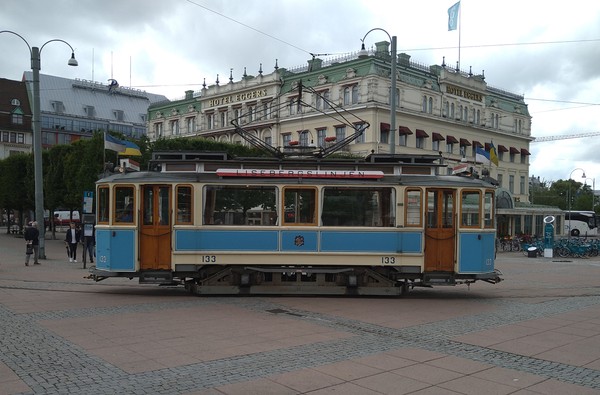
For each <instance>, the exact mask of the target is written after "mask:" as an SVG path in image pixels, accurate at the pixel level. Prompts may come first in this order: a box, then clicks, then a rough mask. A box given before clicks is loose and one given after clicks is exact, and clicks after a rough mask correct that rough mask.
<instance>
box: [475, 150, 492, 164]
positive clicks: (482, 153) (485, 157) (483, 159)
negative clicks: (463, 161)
mask: <svg viewBox="0 0 600 395" xmlns="http://www.w3.org/2000/svg"><path fill="white" fill-rule="evenodd" d="M475 162H478V163H483V164H485V165H489V164H490V153H489V152H487V151H486V150H484V149H483V147H477V148H476V149H475Z"/></svg>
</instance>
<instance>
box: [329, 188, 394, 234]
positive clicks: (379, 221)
mask: <svg viewBox="0 0 600 395" xmlns="http://www.w3.org/2000/svg"><path fill="white" fill-rule="evenodd" d="M394 192H395V190H394V189H392V188H348V187H327V188H324V189H323V210H322V211H323V212H322V214H321V221H322V223H323V226H381V227H384V226H393V225H394V218H395V213H394V208H395V206H396V203H395V198H394Z"/></svg>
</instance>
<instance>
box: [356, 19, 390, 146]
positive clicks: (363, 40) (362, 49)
mask: <svg viewBox="0 0 600 395" xmlns="http://www.w3.org/2000/svg"><path fill="white" fill-rule="evenodd" d="M373 30H381V31H382V32H384V33H385V34H387V36H388V38H389V39H390V42H391V44H392V48H391V51H390V53H391V55H392V69H391V72H392V87H391V90H390V132H391V134H390V153H391V154H392V155H394V154H395V153H396V36H390V34H389V33H388V32H387V31H385V30H383V29H381V28H379V27H376V28H374V29H371V30H369V31H368V32H367V34H365V36H364V37H363V38H362V40H360V41H361V42H362V45H361V48H360V50H361V52H363V51H366V50H365V38H367V36H368V35H369V33H371V32H372V31H373Z"/></svg>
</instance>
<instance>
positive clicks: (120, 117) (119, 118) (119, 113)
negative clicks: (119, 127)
mask: <svg viewBox="0 0 600 395" xmlns="http://www.w3.org/2000/svg"><path fill="white" fill-rule="evenodd" d="M113 116H114V117H115V120H117V121H123V119H125V116H124V113H123V110H113Z"/></svg>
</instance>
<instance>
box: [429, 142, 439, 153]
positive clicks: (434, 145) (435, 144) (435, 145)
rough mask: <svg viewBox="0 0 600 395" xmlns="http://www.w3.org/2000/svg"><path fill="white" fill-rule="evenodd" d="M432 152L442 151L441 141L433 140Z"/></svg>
mask: <svg viewBox="0 0 600 395" xmlns="http://www.w3.org/2000/svg"><path fill="white" fill-rule="evenodd" d="M431 150H432V151H439V150H440V142H439V140H433V141H431Z"/></svg>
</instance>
